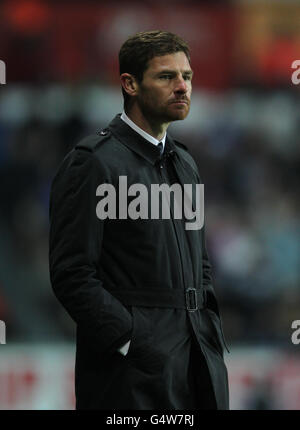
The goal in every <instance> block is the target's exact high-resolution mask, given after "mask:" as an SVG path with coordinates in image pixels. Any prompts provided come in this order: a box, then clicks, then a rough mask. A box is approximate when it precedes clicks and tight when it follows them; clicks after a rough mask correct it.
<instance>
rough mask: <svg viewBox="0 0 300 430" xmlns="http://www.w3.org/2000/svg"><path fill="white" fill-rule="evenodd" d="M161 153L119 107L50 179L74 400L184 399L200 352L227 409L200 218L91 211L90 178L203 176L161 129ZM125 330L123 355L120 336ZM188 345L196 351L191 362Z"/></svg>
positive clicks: (144, 402) (55, 278)
mask: <svg viewBox="0 0 300 430" xmlns="http://www.w3.org/2000/svg"><path fill="white" fill-rule="evenodd" d="M164 154H165V155H164V156H163V158H162V159H161V157H160V153H159V150H158V148H157V147H155V146H154V145H152V144H150V143H149V142H147V141H146V140H144V139H143V138H142V137H141V136H140V135H139V134H138V133H136V132H135V131H134V130H132V129H131V128H130V127H129V126H128V125H127V124H126V123H124V122H123V121H122V120H121V119H120V115H117V116H116V117H115V118H114V119H113V121H112V122H111V123H110V124H109V126H108V128H107V129H104V130H103V131H101V132H99V133H98V134H95V135H91V136H88V137H87V138H85V139H83V140H82V141H81V142H80V143H79V144H77V145H76V146H75V148H74V149H73V150H72V151H70V152H69V154H67V156H66V157H65V158H64V160H63V162H62V164H61V165H60V167H59V169H58V172H57V174H56V176H55V178H54V180H53V183H52V188H51V196H50V249H49V263H50V277H51V283H52V286H53V290H54V292H55V295H56V297H57V298H58V299H59V301H60V302H61V303H62V305H63V306H64V307H65V309H66V310H67V311H68V313H69V314H70V316H71V317H72V318H73V320H74V321H75V322H76V326H77V348H76V365H75V392H76V407H77V408H78V409H161V408H166V409H189V408H191V407H193V405H194V403H193V402H195V399H193V398H192V397H193V389H192V386H193V384H194V386H196V389H197V384H198V385H199V384H201V383H202V382H201V381H202V379H201V377H200V378H199V375H200V374H201V369H200V365H201V360H202V359H203V358H204V359H205V362H206V364H207V368H208V371H209V375H210V380H211V383H212V387H213V393H214V397H215V401H216V405H217V408H218V409H228V404H229V401H228V378H227V369H226V366H225V363H224V360H223V350H224V346H226V345H225V343H224V342H225V340H224V336H223V330H222V325H221V320H220V315H219V310H218V305H217V301H216V297H215V293H214V289H213V286H212V281H211V266H210V263H209V260H208V256H207V252H206V248H205V238H204V228H202V229H198V230H186V229H185V226H184V222H183V220H181V219H174V218H172V217H171V219H136V220H134V219H131V218H129V217H128V218H127V219H106V220H103V219H102V220H101V219H100V218H99V217H98V216H97V214H96V207H97V204H98V203H99V201H100V197H99V196H97V195H96V189H97V187H98V186H99V185H100V184H103V183H109V184H112V185H114V186H115V189H116V190H117V189H118V184H119V177H120V176H121V175H122V176H126V177H127V183H128V187H129V186H130V185H131V184H136V183H140V184H144V185H145V186H146V187H147V189H150V186H151V184H155V183H156V184H162V183H171V182H179V183H181V184H182V185H183V184H195V183H201V180H200V177H199V174H198V169H197V166H196V164H195V162H194V160H193V158H192V157H191V155H190V154H189V153H188V151H187V149H186V148H185V147H184V145H182V144H180V143H179V142H177V141H175V140H173V139H172V138H171V137H169V136H167V140H166V147H165V151H164ZM149 194H150V193H149ZM194 196H195V193H194ZM131 199H133V197H131ZM193 201H194V197H193ZM194 204H195V201H194ZM117 214H118V212H117ZM189 288H192V290H189V292H188V293H187V292H186V291H187V289H189ZM193 289H197V291H195V290H193ZM196 295H197V300H198V301H197V306H196V304H195V300H196ZM129 339H131V344H130V348H129V352H128V354H127V355H126V356H122V355H121V354H120V353H119V352H118V348H119V347H120V346H122V345H123V344H125V343H126V342H127V341H128V340H129ZM193 345H196V347H197V351H199V357H198V358H199V361H197V360H198V359H196V361H195V362H194V364H193V368H192V370H191V364H190V360H191V347H192V346H193ZM201 357H202V358H201ZM202 361H203V360H202ZM198 363H199V369H198ZM198 388H199V387H198ZM200 388H201V387H200ZM195 407H196V408H198V407H199V408H201V405H198V404H197V403H196V404H195Z"/></svg>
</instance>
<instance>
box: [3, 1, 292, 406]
mask: <svg viewBox="0 0 300 430" xmlns="http://www.w3.org/2000/svg"><path fill="white" fill-rule="evenodd" d="M0 17H1V26H0V59H1V60H3V61H5V63H6V85H0V198H1V205H0V320H2V321H4V322H5V323H6V344H2V345H0V409H72V408H74V392H73V367H74V340H75V338H74V333H75V332H74V324H73V322H72V320H71V319H70V318H69V317H68V316H67V314H66V312H65V311H64V310H63V308H62V307H61V306H60V305H59V303H58V302H57V301H56V299H55V297H54V295H53V293H52V290H51V286H50V282H49V272H48V228H49V220H48V200H49V189H50V184H51V180H52V178H53V175H54V173H55V171H56V169H57V167H58V165H59V163H60V162H61V160H62V159H63V157H64V155H65V154H66V153H67V152H68V151H69V150H70V149H71V148H72V147H73V146H74V145H75V144H76V142H78V140H79V139H80V138H81V137H82V136H84V135H86V134H87V133H89V132H93V131H95V130H99V129H100V128H101V127H104V126H106V125H107V123H108V122H109V121H110V120H111V119H112V118H113V117H114V116H115V114H116V113H118V112H121V110H122V97H121V91H120V85H119V77H118V68H117V55H118V50H119V48H120V45H121V44H122V42H123V41H124V40H125V38H126V37H127V36H129V35H131V34H133V33H135V32H137V31H142V30H151V29H163V30H169V31H173V32H176V33H178V34H179V35H181V36H183V37H184V38H185V39H186V40H187V41H188V42H189V43H190V45H191V49H192V68H193V70H194V72H195V77H194V81H193V97H192V107H191V112H190V115H189V117H188V118H187V120H185V121H184V122H178V123H175V124H173V125H172V126H171V127H170V129H169V131H170V132H172V133H173V135H174V136H177V138H178V139H179V140H180V139H182V140H183V142H185V143H186V144H187V145H188V146H189V148H190V151H191V152H192V154H193V155H194V157H195V158H196V160H197V162H198V165H199V168H200V171H201V173H202V177H203V179H204V182H205V201H206V206H205V219H206V225H207V235H208V237H207V240H208V249H209V253H210V256H211V259H212V263H213V267H214V280H215V288H216V291H217V295H218V297H219V300H220V303H221V311H222V316H223V322H224V326H225V334H226V337H227V342H228V344H229V346H230V349H231V353H230V354H227V353H226V355H225V359H226V363H227V365H228V369H229V380H230V398H231V408H232V409H300V345H295V344H293V343H292V341H291V335H292V332H293V330H292V328H291V324H292V321H293V320H299V319H300V252H299V251H300V241H299V237H300V219H299V205H300V197H299V169H300V145H299V144H300V142H299V134H300V104H299V96H300V91H299V90H300V84H299V85H294V84H293V83H292V82H291V75H292V72H293V70H292V69H291V64H292V63H293V61H294V60H297V59H299V60H300V1H299V0H294V1H289V0H282V1H279V0H277V1H275V0H273V1H267V0H266V1H258V0H252V1H250V0H249V1H246V0H244V1H241V0H240V1H237V0H236V1H232V2H225V1H222V2H214V1H210V2H200V1H188V0H186V1H185V2H184V3H183V2H181V1H175V0H173V1H171V0H169V1H167V0H165V1H163V2H162V1H143V2H135V1H133V0H130V1H126V2H125V1H114V0H112V1H109V2H101V1H87V0H86V1H74V0H73V1H65V0H61V1H51V2H50V1H43V0H13V1H1V2H0Z"/></svg>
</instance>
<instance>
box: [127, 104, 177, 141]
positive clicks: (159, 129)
mask: <svg viewBox="0 0 300 430" xmlns="http://www.w3.org/2000/svg"><path fill="white" fill-rule="evenodd" d="M125 113H126V115H127V116H128V117H129V118H130V119H131V121H133V122H134V123H135V124H136V125H137V126H138V127H140V128H141V129H142V130H144V131H145V132H146V133H148V134H150V136H153V137H154V138H155V139H157V140H161V139H162V138H163V137H164V135H165V133H166V131H167V128H168V126H169V125H170V123H169V122H168V123H161V122H159V121H157V120H156V119H148V118H145V116H144V115H143V114H142V112H141V110H140V109H136V108H135V106H132V108H131V109H130V110H126V109H125Z"/></svg>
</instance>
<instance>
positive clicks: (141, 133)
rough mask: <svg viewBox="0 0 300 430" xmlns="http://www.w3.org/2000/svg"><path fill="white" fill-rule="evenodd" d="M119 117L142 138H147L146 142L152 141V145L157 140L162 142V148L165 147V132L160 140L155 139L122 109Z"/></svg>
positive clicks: (155, 143)
mask: <svg viewBox="0 0 300 430" xmlns="http://www.w3.org/2000/svg"><path fill="white" fill-rule="evenodd" d="M121 119H122V120H123V121H124V122H126V124H128V125H129V127H131V128H133V130H134V131H136V132H137V133H139V134H140V135H141V136H142V137H143V138H144V139H146V140H148V142H151V143H153V145H158V144H159V142H162V144H163V148H164V149H165V142H166V136H167V133H165V135H164V137H163V138H162V139H161V140H157V139H155V137H153V136H151V135H150V134H148V133H146V132H145V131H144V130H142V129H141V128H140V127H139V126H138V125H136V124H135V123H134V122H133V121H132V120H131V119H130V118H129V117H128V116H127V115H126V113H125V111H124V110H123V112H122V115H121Z"/></svg>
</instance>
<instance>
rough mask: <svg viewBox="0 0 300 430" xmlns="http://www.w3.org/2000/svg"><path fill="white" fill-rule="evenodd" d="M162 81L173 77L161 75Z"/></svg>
mask: <svg viewBox="0 0 300 430" xmlns="http://www.w3.org/2000/svg"><path fill="white" fill-rule="evenodd" d="M160 79H172V75H161V76H160Z"/></svg>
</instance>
